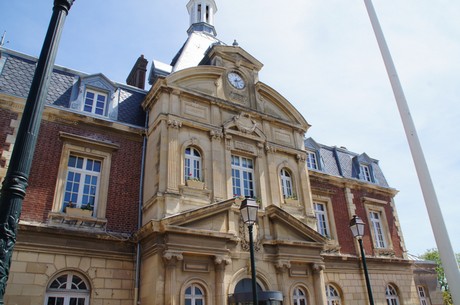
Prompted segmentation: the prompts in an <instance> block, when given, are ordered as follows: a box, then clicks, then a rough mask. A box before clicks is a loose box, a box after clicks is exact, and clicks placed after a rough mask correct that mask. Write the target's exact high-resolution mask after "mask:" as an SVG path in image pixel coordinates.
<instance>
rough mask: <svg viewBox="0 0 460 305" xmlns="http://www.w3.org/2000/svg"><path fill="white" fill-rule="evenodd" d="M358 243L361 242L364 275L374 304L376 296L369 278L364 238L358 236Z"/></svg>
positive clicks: (370, 298) (368, 293)
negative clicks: (373, 293)
mask: <svg viewBox="0 0 460 305" xmlns="http://www.w3.org/2000/svg"><path fill="white" fill-rule="evenodd" d="M358 243H359V249H360V250H361V259H362V262H363V268H364V277H365V278H366V286H367V295H368V297H369V304H371V305H374V297H373V296H372V287H371V281H370V280H369V273H368V272H367V264H366V256H365V255H364V249H363V240H362V238H358Z"/></svg>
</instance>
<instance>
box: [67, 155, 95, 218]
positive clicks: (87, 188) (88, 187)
mask: <svg viewBox="0 0 460 305" xmlns="http://www.w3.org/2000/svg"><path fill="white" fill-rule="evenodd" d="M73 158H74V159H75V163H76V164H75V166H71V165H70V160H72V159H73ZM80 161H81V162H80ZM78 163H81V168H80V167H77V165H78ZM91 164H92V166H91ZM97 164H98V166H97ZM88 167H92V168H91V169H89V168H88ZM97 169H99V170H97ZM101 170H102V160H99V159H95V158H90V157H87V156H82V155H77V154H74V153H71V154H70V156H69V163H68V164H67V175H66V176H67V177H66V186H65V188H64V201H63V207H65V206H69V205H73V206H74V207H76V208H82V207H84V206H87V205H88V204H89V205H90V206H91V207H92V209H93V210H94V209H95V208H96V207H97V199H98V194H99V184H100V179H101ZM77 177H78V178H77ZM88 180H90V181H88ZM94 180H96V181H94ZM75 186H76V187H77V188H75ZM85 197H89V198H85Z"/></svg>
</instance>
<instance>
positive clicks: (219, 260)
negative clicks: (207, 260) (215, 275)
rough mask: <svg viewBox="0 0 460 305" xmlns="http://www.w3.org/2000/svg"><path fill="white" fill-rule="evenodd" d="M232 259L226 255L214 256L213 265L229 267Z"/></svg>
mask: <svg viewBox="0 0 460 305" xmlns="http://www.w3.org/2000/svg"><path fill="white" fill-rule="evenodd" d="M231 262H232V259H231V258H230V257H229V256H227V255H216V256H215V257H214V263H215V264H216V265H229V264H230V263H231Z"/></svg>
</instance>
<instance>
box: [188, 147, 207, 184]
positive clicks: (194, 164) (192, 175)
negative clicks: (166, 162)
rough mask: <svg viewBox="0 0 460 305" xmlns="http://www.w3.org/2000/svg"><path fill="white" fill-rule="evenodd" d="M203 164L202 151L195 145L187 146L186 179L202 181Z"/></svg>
mask: <svg viewBox="0 0 460 305" xmlns="http://www.w3.org/2000/svg"><path fill="white" fill-rule="evenodd" d="M187 151H189V153H188V152H187ZM196 154H198V156H197V155H196ZM202 164H203V161H202V157H201V152H200V151H199V150H198V149H197V148H195V147H193V146H187V147H186V148H185V151H184V180H189V179H193V180H200V181H202V179H203V177H202V169H201V166H202Z"/></svg>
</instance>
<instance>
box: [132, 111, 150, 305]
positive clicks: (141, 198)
mask: <svg viewBox="0 0 460 305" xmlns="http://www.w3.org/2000/svg"><path fill="white" fill-rule="evenodd" d="M148 126H149V113H148V112H147V113H146V114H145V131H144V139H143V141H142V161H141V178H140V182H139V184H140V185H139V210H138V214H137V230H140V229H141V228H142V203H143V201H144V173H145V168H144V167H145V153H146V151H147V133H148ZM140 268H141V244H140V242H139V241H137V245H136V275H135V276H136V282H135V285H134V304H140V303H141V302H140V300H139V283H140V276H141V270H140Z"/></svg>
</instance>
